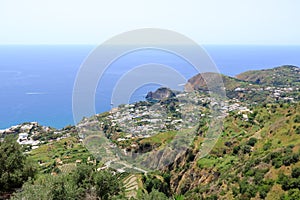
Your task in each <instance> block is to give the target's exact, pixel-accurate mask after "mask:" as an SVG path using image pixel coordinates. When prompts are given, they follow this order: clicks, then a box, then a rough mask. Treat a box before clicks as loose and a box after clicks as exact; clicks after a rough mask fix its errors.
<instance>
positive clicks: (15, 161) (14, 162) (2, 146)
mask: <svg viewBox="0 0 300 200" xmlns="http://www.w3.org/2000/svg"><path fill="white" fill-rule="evenodd" d="M0 166H1V167H0V185H1V187H0V191H2V192H5V191H12V190H14V189H16V188H20V187H21V186H22V184H23V183H24V182H25V181H27V179H28V178H29V177H34V175H35V172H36V166H35V164H34V163H32V162H31V160H29V159H28V158H27V157H26V156H25V155H24V154H23V151H22V147H21V146H20V145H19V144H18V143H17V142H16V138H15V137H14V136H13V135H9V136H6V137H5V139H4V141H3V142H1V143H0Z"/></svg>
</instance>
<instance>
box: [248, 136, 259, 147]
mask: <svg viewBox="0 0 300 200" xmlns="http://www.w3.org/2000/svg"><path fill="white" fill-rule="evenodd" d="M256 142H257V139H256V138H250V139H249V140H248V142H247V144H248V145H250V146H252V147H253V146H254V145H255V144H256Z"/></svg>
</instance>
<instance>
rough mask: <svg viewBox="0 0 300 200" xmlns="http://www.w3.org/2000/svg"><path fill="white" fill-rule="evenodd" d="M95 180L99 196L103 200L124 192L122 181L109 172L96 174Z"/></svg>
mask: <svg viewBox="0 0 300 200" xmlns="http://www.w3.org/2000/svg"><path fill="white" fill-rule="evenodd" d="M93 178H94V184H95V186H96V192H97V195H98V196H99V197H100V198H101V199H103V200H106V199H110V198H111V197H112V196H115V195H118V194H120V193H121V192H122V187H121V181H120V180H119V179H118V177H117V176H116V175H113V174H112V173H111V172H109V171H100V172H96V173H94V176H93Z"/></svg>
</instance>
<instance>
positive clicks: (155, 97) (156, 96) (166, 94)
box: [146, 87, 176, 101]
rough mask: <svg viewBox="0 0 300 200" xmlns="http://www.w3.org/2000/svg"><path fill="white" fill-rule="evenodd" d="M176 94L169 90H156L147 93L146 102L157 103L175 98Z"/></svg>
mask: <svg viewBox="0 0 300 200" xmlns="http://www.w3.org/2000/svg"><path fill="white" fill-rule="evenodd" d="M175 96H176V94H175V93H174V92H173V91H172V90H171V89H169V88H165V87H162V88H158V89H157V90H156V91H155V92H148V94H147V96H146V99H147V100H148V101H159V100H164V99H168V98H172V97H175Z"/></svg>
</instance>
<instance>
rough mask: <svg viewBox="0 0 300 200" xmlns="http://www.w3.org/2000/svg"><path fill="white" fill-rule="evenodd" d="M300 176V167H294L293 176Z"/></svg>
mask: <svg viewBox="0 0 300 200" xmlns="http://www.w3.org/2000/svg"><path fill="white" fill-rule="evenodd" d="M299 176H300V167H297V168H293V169H292V177H293V178H298V177H299Z"/></svg>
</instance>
